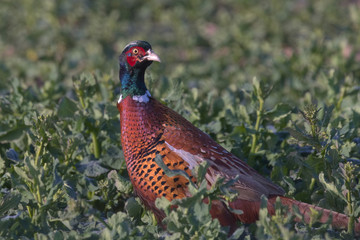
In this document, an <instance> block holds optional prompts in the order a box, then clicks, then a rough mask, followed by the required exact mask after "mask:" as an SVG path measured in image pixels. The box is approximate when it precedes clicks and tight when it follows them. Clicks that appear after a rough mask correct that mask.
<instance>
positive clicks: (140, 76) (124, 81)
mask: <svg viewBox="0 0 360 240" xmlns="http://www.w3.org/2000/svg"><path fill="white" fill-rule="evenodd" d="M119 61H120V72H119V77H120V82H121V93H122V95H121V96H120V99H119V101H118V104H117V107H118V109H119V112H120V124H121V143H122V147H123V151H124V155H125V159H126V164H127V169H128V172H129V176H130V179H131V182H132V184H133V186H134V189H135V191H136V193H137V195H138V196H139V197H140V199H141V200H142V202H143V203H144V204H145V205H146V206H147V207H148V208H150V209H151V210H152V211H153V212H154V213H155V215H156V216H157V218H158V219H159V220H161V219H162V218H163V217H164V213H163V212H162V211H160V210H159V209H157V208H156V206H155V199H156V198H158V197H162V196H164V197H166V198H167V199H168V200H173V199H177V198H184V197H186V196H189V193H188V191H187V185H188V184H189V182H188V180H187V179H186V178H185V177H183V176H173V177H169V176H167V175H165V173H164V171H163V169H162V168H161V167H160V166H158V164H157V163H156V162H155V157H156V155H157V154H159V155H160V156H161V157H162V159H163V161H164V163H165V164H166V165H167V166H168V168H169V169H180V170H183V171H185V172H186V173H187V174H188V175H189V176H190V177H191V178H193V176H192V172H191V169H192V168H194V166H196V165H197V164H199V163H201V162H203V161H207V162H208V163H209V168H208V171H207V174H206V180H207V182H208V184H209V186H210V185H211V184H213V182H214V180H215V177H216V176H217V175H220V176H221V177H223V178H225V179H228V180H230V179H233V178H234V177H236V176H239V179H238V181H237V182H236V183H235V185H234V186H233V187H234V189H236V190H237V191H238V192H239V194H238V197H237V199H236V200H234V201H233V202H231V203H230V206H231V207H232V208H234V209H241V210H242V211H243V214H241V215H236V214H233V213H231V212H230V211H229V210H228V209H227V207H226V206H225V204H223V203H222V202H220V201H214V202H212V205H211V210H210V213H211V215H212V217H213V218H218V219H219V221H220V223H221V224H222V225H227V226H231V227H232V228H234V227H235V226H236V225H235V222H236V220H240V221H241V222H244V223H252V222H255V221H256V220H257V219H258V216H259V208H260V197H261V195H265V196H266V197H267V198H268V200H269V201H268V209H269V212H270V213H271V214H274V207H273V204H274V202H275V200H276V198H277V197H280V200H281V203H282V204H283V205H286V206H288V207H289V209H291V208H292V206H293V205H296V206H297V207H298V208H299V210H300V212H301V213H302V214H303V215H304V217H305V221H309V218H310V217H309V216H310V208H313V209H316V210H318V211H320V212H322V218H321V220H320V221H321V222H323V223H325V222H326V221H327V220H328V219H329V216H330V215H332V225H333V227H334V228H338V229H345V228H346V227H347V224H348V217H347V216H346V215H344V214H341V213H337V212H332V211H330V210H327V209H322V208H319V207H316V206H313V205H310V204H307V203H303V202H299V201H296V200H293V199H290V198H287V197H283V195H284V190H283V189H282V188H281V187H279V186H277V185H276V184H274V183H272V182H271V181H270V180H268V179H266V178H265V177H263V176H261V175H259V174H258V173H257V172H256V171H255V170H254V169H252V168H251V167H250V166H248V165H247V164H246V163H245V162H243V161H242V160H240V159H239V158H237V157H236V156H234V155H233V154H231V153H230V152H228V151H226V150H225V149H224V148H223V147H222V146H220V145H219V144H217V143H216V142H215V141H213V140H212V139H211V138H210V137H209V136H208V135H207V134H205V133H203V132H202V131H200V130H199V129H198V128H196V127H195V126H193V125H192V124H191V123H190V122H189V121H187V120H186V119H185V118H183V117H182V116H181V115H179V114H178V113H176V112H175V111H173V110H171V109H169V108H168V107H166V106H164V105H162V104H161V103H160V102H158V101H157V100H156V99H155V98H153V97H151V95H150V93H149V91H148V90H147V88H146V86H145V82H144V74H145V70H146V68H147V67H148V66H149V65H150V64H151V63H152V62H153V61H157V62H160V58H159V57H158V56H157V55H156V54H155V53H154V52H153V50H152V49H151V46H150V44H149V43H147V42H145V41H134V42H131V43H129V44H128V45H127V46H126V47H125V49H124V50H123V52H122V54H121V55H120V57H119ZM355 231H356V232H357V233H359V232H360V224H359V223H357V224H356V227H355Z"/></svg>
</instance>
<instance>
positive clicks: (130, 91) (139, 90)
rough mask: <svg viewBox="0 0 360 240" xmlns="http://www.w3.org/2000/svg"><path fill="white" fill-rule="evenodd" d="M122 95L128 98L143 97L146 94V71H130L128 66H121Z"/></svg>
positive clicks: (132, 69)
mask: <svg viewBox="0 0 360 240" xmlns="http://www.w3.org/2000/svg"><path fill="white" fill-rule="evenodd" d="M119 75H120V76H119V77H120V83H121V94H122V97H123V98H125V97H127V96H129V95H130V96H142V95H144V94H145V93H146V91H147V88H146V86H145V81H144V75H145V69H134V68H131V69H128V66H127V65H125V64H124V65H120V73H119Z"/></svg>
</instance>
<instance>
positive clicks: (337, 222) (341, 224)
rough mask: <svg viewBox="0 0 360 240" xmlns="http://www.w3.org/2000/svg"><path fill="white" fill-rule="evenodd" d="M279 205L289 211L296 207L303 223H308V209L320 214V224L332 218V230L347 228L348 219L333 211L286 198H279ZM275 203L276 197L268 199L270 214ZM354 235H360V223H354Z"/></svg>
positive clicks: (309, 212)
mask: <svg viewBox="0 0 360 240" xmlns="http://www.w3.org/2000/svg"><path fill="white" fill-rule="evenodd" d="M280 200H281V203H282V204H283V205H285V206H288V207H289V208H290V210H291V209H292V207H293V206H297V207H298V209H299V211H300V213H301V214H302V215H303V216H304V221H305V222H306V223H309V222H310V215H311V211H310V209H314V210H316V211H318V212H319V213H322V215H321V218H320V219H319V222H321V223H326V222H328V220H329V218H330V216H332V222H331V225H332V226H333V228H335V229H347V227H348V222H349V217H348V216H346V215H345V214H342V213H338V212H335V211H331V210H328V209H324V208H321V207H317V206H314V205H311V204H308V203H303V202H299V201H296V200H293V199H290V198H287V197H280ZM275 201H276V197H272V198H269V203H272V204H269V205H268V209H269V212H271V211H270V210H271V209H272V213H271V214H274V207H273V206H274V205H273V203H275ZM355 233H356V234H357V235H359V234H360V223H359V222H358V221H357V222H355Z"/></svg>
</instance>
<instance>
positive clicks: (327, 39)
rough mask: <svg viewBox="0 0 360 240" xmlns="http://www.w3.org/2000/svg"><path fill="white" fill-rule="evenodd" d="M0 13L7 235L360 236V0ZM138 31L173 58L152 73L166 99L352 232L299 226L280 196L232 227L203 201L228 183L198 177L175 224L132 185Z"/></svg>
mask: <svg viewBox="0 0 360 240" xmlns="http://www.w3.org/2000/svg"><path fill="white" fill-rule="evenodd" d="M0 16H1V19H3V21H0V33H1V34H0V56H1V58H0V238H1V239H20V238H21V239H99V238H101V239H159V238H160V239H227V238H229V239H237V238H240V239H253V238H255V237H256V238H257V239H331V238H338V239H351V238H352V237H353V235H352V234H353V227H354V225H353V224H354V222H356V221H357V219H358V218H359V216H360V183H359V178H360V171H359V170H360V168H359V167H360V166H359V165H360V103H359V102H360V80H359V79H360V71H359V70H360V69H359V66H360V65H359V63H360V38H359V34H358V33H359V29H360V7H359V5H358V4H357V3H356V1H341V2H339V1H335V0H326V1H301V0H296V1H285V0H271V1H259V0H257V1H237V0H227V1H200V0H192V1H190V0H184V1H183V0H182V1H176V2H174V1H169V0H162V1H128V0H124V1H110V0H109V1H108V0H99V1H85V0H79V1H39V0H19V1H10V0H3V1H2V3H1V8H0ZM136 39H142V40H147V41H148V42H150V43H151V44H152V46H153V49H154V51H155V52H156V53H157V54H158V55H159V56H160V57H161V59H162V63H161V64H158V63H154V64H153V65H152V66H151V67H150V69H149V70H148V72H147V75H146V78H147V85H148V87H149V90H150V92H151V93H152V95H153V96H155V97H156V98H157V99H159V100H161V101H162V102H163V103H164V104H166V105H168V106H169V107H171V108H172V109H174V110H176V111H177V112H179V113H180V114H182V115H183V116H184V117H186V118H187V119H189V120H190V121H191V122H192V123H193V124H195V125H196V126H197V127H199V128H200V129H202V130H203V131H205V132H206V133H208V134H209V135H210V136H211V137H212V138H213V139H214V140H216V141H217V142H219V143H220V144H222V145H223V146H224V147H226V148H227V149H228V150H229V151H231V152H232V153H234V154H235V155H237V156H239V157H240V158H241V159H244V161H246V162H248V164H250V165H251V166H252V167H253V168H255V169H256V170H257V171H259V172H260V173H261V174H262V175H263V176H266V177H268V178H270V179H272V181H274V182H275V183H277V184H278V185H280V186H282V187H283V188H284V190H285V191H286V196H288V197H291V198H295V199H297V200H300V201H304V202H307V203H311V204H315V205H318V206H321V207H324V208H328V209H332V210H334V211H338V212H343V213H345V214H347V215H348V216H349V217H350V221H349V226H348V229H345V230H343V231H336V230H332V229H331V227H330V226H329V224H319V223H317V222H316V219H318V218H319V214H320V213H317V212H315V211H314V213H313V216H312V221H311V224H308V225H307V224H304V223H296V222H294V221H293V220H294V219H295V217H298V218H300V219H301V216H300V215H299V214H298V213H295V214H294V215H287V216H286V217H284V213H286V209H284V208H283V207H282V206H280V204H277V205H278V206H277V208H276V215H274V216H269V215H268V213H267V209H266V208H265V207H263V208H262V210H261V212H260V219H259V221H258V222H257V223H254V224H251V225H243V224H241V223H239V229H238V230H237V231H236V232H235V233H234V234H233V235H228V229H227V228H225V227H221V226H220V224H219V222H218V221H217V220H213V219H211V217H210V214H209V212H208V210H209V206H208V205H207V204H205V203H204V202H203V201H202V199H203V198H204V197H207V198H208V199H210V200H218V199H223V198H225V199H231V197H234V193H232V192H231V191H230V190H229V189H228V188H226V186H223V184H222V183H223V182H221V181H222V180H221V179H218V182H217V183H218V184H216V186H214V188H212V189H206V187H205V182H204V181H198V183H197V184H194V185H191V187H190V188H191V192H192V193H193V196H192V197H191V198H189V199H184V200H177V201H176V205H177V206H178V207H177V208H173V207H171V204H170V203H169V202H168V201H167V200H165V199H158V200H157V203H156V204H157V206H158V207H159V208H161V209H163V210H164V211H165V213H166V218H165V220H164V222H163V225H167V226H168V230H164V229H163V228H162V227H160V226H159V223H158V222H157V220H156V219H155V218H154V215H153V214H152V213H151V212H149V211H148V210H146V209H145V207H144V206H143V205H142V204H141V202H140V201H139V199H138V198H137V197H136V196H135V195H134V193H133V190H132V186H131V183H130V181H129V178H128V175H127V171H126V165H125V161H124V157H123V153H122V149H121V144H120V126H119V113H118V110H117V108H116V102H117V99H118V97H119V94H120V93H119V80H118V73H117V71H118V66H117V64H118V63H117V56H118V55H119V54H120V53H121V51H122V48H123V47H124V46H125V45H126V44H127V43H128V42H130V41H132V40H136ZM204 169H206V166H200V167H199V168H198V169H197V170H196V174H197V176H198V178H199V179H202V176H203V175H204ZM169 174H171V173H170V172H169ZM178 174H181V173H178ZM262 206H266V199H265V198H264V199H263V200H262Z"/></svg>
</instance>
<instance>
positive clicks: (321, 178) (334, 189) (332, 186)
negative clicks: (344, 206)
mask: <svg viewBox="0 0 360 240" xmlns="http://www.w3.org/2000/svg"><path fill="white" fill-rule="evenodd" d="M319 181H320V182H321V184H323V185H324V187H325V189H326V190H328V191H330V192H331V193H333V194H334V195H335V196H337V197H339V198H340V199H342V200H344V201H345V202H346V198H345V197H344V195H343V194H342V192H341V190H340V189H337V187H336V186H335V184H334V183H328V182H326V181H325V178H324V173H323V172H321V173H320V174H319Z"/></svg>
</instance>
